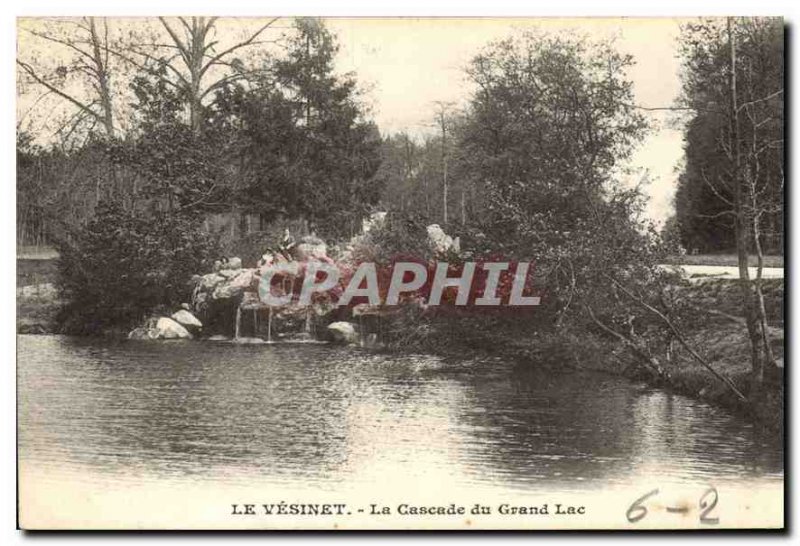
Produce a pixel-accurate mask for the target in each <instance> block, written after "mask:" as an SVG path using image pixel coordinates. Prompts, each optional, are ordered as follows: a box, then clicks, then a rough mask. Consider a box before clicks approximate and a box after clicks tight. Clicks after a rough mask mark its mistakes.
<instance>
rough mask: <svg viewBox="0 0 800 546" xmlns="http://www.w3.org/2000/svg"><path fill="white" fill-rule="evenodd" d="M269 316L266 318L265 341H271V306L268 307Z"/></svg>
mask: <svg viewBox="0 0 800 546" xmlns="http://www.w3.org/2000/svg"><path fill="white" fill-rule="evenodd" d="M268 309H269V318H268V319H267V343H272V306H270V307H268Z"/></svg>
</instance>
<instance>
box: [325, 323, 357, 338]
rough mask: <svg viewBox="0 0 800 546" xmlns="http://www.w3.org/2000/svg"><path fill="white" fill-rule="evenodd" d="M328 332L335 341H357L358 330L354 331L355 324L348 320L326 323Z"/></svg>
mask: <svg viewBox="0 0 800 546" xmlns="http://www.w3.org/2000/svg"><path fill="white" fill-rule="evenodd" d="M328 332H329V333H330V335H331V337H332V338H333V340H334V341H336V342H337V343H356V342H358V332H356V328H355V326H353V324H351V323H349V322H344V321H341V322H332V323H330V324H329V325H328Z"/></svg>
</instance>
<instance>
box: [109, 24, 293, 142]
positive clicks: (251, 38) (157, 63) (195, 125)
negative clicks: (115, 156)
mask: <svg viewBox="0 0 800 546" xmlns="http://www.w3.org/2000/svg"><path fill="white" fill-rule="evenodd" d="M277 20H278V18H272V19H269V20H267V21H266V22H263V23H261V24H259V26H258V28H257V29H256V30H255V31H253V32H250V33H248V34H247V36H246V37H245V38H243V39H242V40H240V41H237V42H236V43H233V44H230V45H227V46H224V47H223V46H221V45H220V43H219V40H217V39H215V37H214V34H215V31H216V26H217V24H218V22H219V18H218V17H208V18H206V17H191V18H188V19H187V18H185V17H178V18H176V19H168V18H164V17H159V18H158V21H159V23H160V25H161V27H162V28H163V30H164V31H165V32H166V36H163V37H161V36H159V35H158V34H157V33H155V34H156V35H155V36H151V37H150V38H149V39H144V38H142V37H139V38H138V39H136V40H133V41H130V42H129V43H127V44H124V45H123V46H122V47H118V48H115V49H113V50H112V52H113V53H114V54H115V55H116V56H118V57H119V58H121V59H123V60H124V61H126V62H127V63H129V64H131V65H133V66H135V67H137V68H139V69H141V70H144V71H148V72H152V73H155V74H159V75H160V76H161V77H162V78H163V80H164V81H165V82H166V83H167V84H168V85H169V86H171V87H172V88H173V90H174V91H175V92H176V94H177V95H178V96H179V97H180V98H181V100H183V101H184V103H185V104H186V108H187V110H188V118H189V126H190V127H191V129H192V131H193V132H194V133H195V134H199V133H200V132H201V131H202V130H203V122H204V119H205V116H206V111H205V109H206V106H207V102H208V100H209V99H210V98H212V97H213V95H214V93H215V92H216V91H217V90H219V89H221V88H222V87H223V86H224V85H226V84H228V83H231V82H235V81H239V80H243V79H246V78H248V77H250V76H252V71H251V70H250V69H248V68H247V66H246V65H245V63H244V62H243V61H242V60H241V58H240V57H237V56H236V55H237V54H238V53H239V52H240V50H242V49H244V48H249V47H251V46H254V45H263V44H264V43H274V41H267V40H263V39H260V38H261V37H262V36H263V34H264V32H265V31H266V30H267V29H269V28H270V27H271V26H272V25H273V24H274V23H275V22H276V21H277ZM145 35H147V33H145ZM165 52H166V53H165Z"/></svg>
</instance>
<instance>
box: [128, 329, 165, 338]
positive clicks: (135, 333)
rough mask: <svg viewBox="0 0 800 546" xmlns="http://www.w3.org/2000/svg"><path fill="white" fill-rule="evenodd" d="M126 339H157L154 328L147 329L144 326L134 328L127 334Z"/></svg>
mask: <svg viewBox="0 0 800 546" xmlns="http://www.w3.org/2000/svg"><path fill="white" fill-rule="evenodd" d="M128 339H138V340H143V339H145V340H150V339H158V335H157V332H156V330H155V329H154V328H147V327H146V326H141V327H139V328H134V329H133V330H131V331H130V333H129V334H128Z"/></svg>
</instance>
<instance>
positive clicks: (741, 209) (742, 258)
mask: <svg viewBox="0 0 800 546" xmlns="http://www.w3.org/2000/svg"><path fill="white" fill-rule="evenodd" d="M727 26H728V29H727V30H728V42H729V45H730V61H731V70H730V96H731V98H730V145H731V151H732V153H733V186H734V214H735V233H736V254H737V258H738V265H739V285H740V289H741V294H742V307H743V311H744V316H745V321H746V323H747V333H748V336H749V338H750V359H751V370H752V393H751V398H753V395H757V393H758V392H760V390H761V385H762V383H763V380H764V367H763V361H762V358H761V347H760V345H761V336H760V335H759V331H758V327H757V320H756V311H755V306H754V301H753V291H752V285H751V282H750V271H749V269H748V265H749V264H748V250H749V244H748V243H749V237H748V235H749V233H748V222H747V213H746V210H745V199H744V197H745V196H744V192H743V187H742V186H743V183H742V182H743V180H742V172H741V171H742V159H741V155H742V154H741V139H740V134H739V105H738V98H737V96H736V93H737V87H736V86H737V81H736V39H735V34H734V32H733V21H732V18H730V17H729V18H728V25H727Z"/></svg>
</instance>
